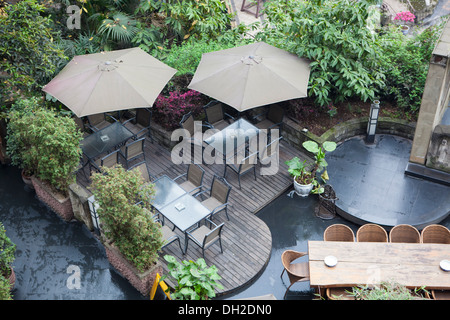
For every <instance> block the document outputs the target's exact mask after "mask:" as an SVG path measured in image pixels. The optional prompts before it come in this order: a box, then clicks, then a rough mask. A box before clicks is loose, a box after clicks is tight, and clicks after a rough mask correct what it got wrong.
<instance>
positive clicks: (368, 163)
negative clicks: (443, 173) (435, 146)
mask: <svg viewBox="0 0 450 320" xmlns="http://www.w3.org/2000/svg"><path fill="white" fill-rule="evenodd" d="M411 145H412V143H411V141H410V140H408V139H404V138H400V137H397V136H391V135H377V137H376V141H375V143H374V144H366V143H365V141H364V138H363V137H354V138H351V139H349V140H347V141H345V142H343V143H342V144H340V145H339V146H338V147H337V148H336V150H335V151H333V152H331V153H328V154H327V156H326V160H327V162H328V175H329V177H330V181H329V183H330V184H331V185H332V186H333V188H334V190H335V192H336V195H337V197H338V198H339V199H338V200H337V201H336V207H337V212H338V214H339V215H341V216H342V217H344V218H346V219H348V220H350V221H352V222H354V223H357V224H364V223H376V224H380V225H383V226H388V227H389V226H394V225H397V224H410V225H413V226H415V227H417V228H418V229H422V228H423V227H425V226H426V225H429V224H431V223H439V222H440V221H442V220H444V219H445V218H446V217H447V216H448V215H449V214H450V187H448V186H445V185H443V184H438V183H434V182H430V181H427V180H422V179H418V178H414V177H411V176H408V175H405V168H406V166H407V164H408V160H409V156H410V152H411Z"/></svg>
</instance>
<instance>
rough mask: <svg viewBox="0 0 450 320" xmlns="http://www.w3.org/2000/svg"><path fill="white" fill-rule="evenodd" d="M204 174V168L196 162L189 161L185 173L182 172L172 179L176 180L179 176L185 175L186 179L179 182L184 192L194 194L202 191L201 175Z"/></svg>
mask: <svg viewBox="0 0 450 320" xmlns="http://www.w3.org/2000/svg"><path fill="white" fill-rule="evenodd" d="M204 175H205V170H203V169H202V168H201V167H200V166H199V165H198V164H194V163H190V164H189V166H188V170H187V172H186V173H183V174H181V175H179V176H178V177H176V178H175V179H173V180H174V181H176V180H177V179H179V178H181V177H186V181H184V182H183V183H181V184H180V187H181V188H183V189H184V190H185V191H186V192H188V193H190V194H192V195H195V194H197V193H198V192H201V191H202V188H203V176H204Z"/></svg>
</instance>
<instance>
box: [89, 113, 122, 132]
mask: <svg viewBox="0 0 450 320" xmlns="http://www.w3.org/2000/svg"><path fill="white" fill-rule="evenodd" d="M86 118H87V127H88V128H89V129H91V130H92V131H94V132H96V131H99V130H101V129H103V128H106V127H107V126H109V125H111V123H112V122H111V121H109V120H108V119H111V120H112V121H113V122H117V120H116V118H114V117H113V116H111V115H109V114H107V113H97V114H91V115H88V116H86Z"/></svg>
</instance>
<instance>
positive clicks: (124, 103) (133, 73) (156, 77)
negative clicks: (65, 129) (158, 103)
mask: <svg viewBox="0 0 450 320" xmlns="http://www.w3.org/2000/svg"><path fill="white" fill-rule="evenodd" d="M175 73H176V70H175V69H173V68H171V67H169V66H167V65H166V64H164V63H162V62H161V61H159V60H158V59H156V58H154V57H152V56H151V55H149V54H147V53H146V52H145V51H143V50H142V49H140V48H131V49H123V50H116V51H109V52H100V53H94V54H86V55H81V56H76V57H74V58H73V59H72V60H71V61H70V62H69V63H68V64H67V65H66V66H65V67H64V68H63V69H62V70H61V72H60V73H59V74H58V75H57V76H56V77H55V78H53V79H52V81H50V82H49V83H48V84H47V85H45V86H44V88H43V90H44V91H45V92H47V93H49V94H50V95H52V96H53V97H55V98H56V99H58V100H59V101H61V102H62V103H63V104H64V105H66V106H67V107H68V108H69V109H70V110H72V111H73V112H74V113H75V114H76V115H77V116H78V117H82V116H86V115H90V114H97V113H103V112H108V111H117V110H125V109H130V108H141V107H151V106H152V105H153V102H154V101H155V100H156V98H157V97H158V95H159V93H160V92H161V90H162V89H163V88H164V86H165V85H166V83H167V82H168V81H169V80H170V78H172V76H173V75H174V74H175Z"/></svg>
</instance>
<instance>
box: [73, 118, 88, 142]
mask: <svg viewBox="0 0 450 320" xmlns="http://www.w3.org/2000/svg"><path fill="white" fill-rule="evenodd" d="M72 119H73V120H74V121H75V124H76V125H77V127H78V129H79V130H80V131H81V133H82V134H83V138H86V137H87V136H88V135H89V133H88V132H86V126H85V125H84V121H83V119H82V118H79V117H77V116H75V115H74V116H73V117H72Z"/></svg>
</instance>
